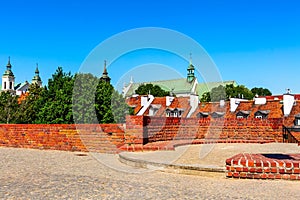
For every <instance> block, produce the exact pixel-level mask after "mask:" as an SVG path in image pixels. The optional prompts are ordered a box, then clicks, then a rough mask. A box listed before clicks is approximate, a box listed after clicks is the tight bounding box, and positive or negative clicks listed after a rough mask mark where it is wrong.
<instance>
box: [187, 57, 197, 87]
mask: <svg viewBox="0 0 300 200" xmlns="http://www.w3.org/2000/svg"><path fill="white" fill-rule="evenodd" d="M187 71H188V73H187V81H188V82H189V83H191V82H192V81H193V80H194V79H195V72H194V71H195V67H194V65H193V64H192V54H190V64H189V66H188V68H187Z"/></svg>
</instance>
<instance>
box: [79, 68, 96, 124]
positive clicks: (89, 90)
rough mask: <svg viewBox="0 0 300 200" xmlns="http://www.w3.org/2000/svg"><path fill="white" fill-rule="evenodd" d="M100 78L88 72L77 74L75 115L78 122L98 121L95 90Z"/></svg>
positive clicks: (91, 122) (92, 122) (89, 122)
mask: <svg viewBox="0 0 300 200" xmlns="http://www.w3.org/2000/svg"><path fill="white" fill-rule="evenodd" d="M98 82H99V79H98V78H97V77H96V76H94V75H92V74H90V73H88V74H75V83H74V88H73V116H74V121H75V123H77V124H95V123H98V121H97V117H96V111H95V94H96V93H95V91H96V87H97V84H98Z"/></svg>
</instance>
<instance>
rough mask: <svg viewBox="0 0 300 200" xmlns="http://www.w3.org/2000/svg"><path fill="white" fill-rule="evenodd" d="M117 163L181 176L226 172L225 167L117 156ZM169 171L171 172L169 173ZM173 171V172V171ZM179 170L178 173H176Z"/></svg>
mask: <svg viewBox="0 0 300 200" xmlns="http://www.w3.org/2000/svg"><path fill="white" fill-rule="evenodd" d="M119 161H120V162H122V163H124V164H126V165H129V166H132V167H138V168H147V169H151V170H160V171H168V172H176V173H178V172H179V173H183V174H191V173H192V174H195V173H196V172H210V173H211V172H213V173H218V174H219V173H224V176H225V172H226V167H225V166H224V167H218V166H208V165H201V166H200V165H184V164H171V163H158V162H153V161H146V160H140V159H136V158H130V157H127V156H124V155H122V154H119ZM170 169H171V171H170ZM174 170H175V171H174ZM177 170H180V171H177Z"/></svg>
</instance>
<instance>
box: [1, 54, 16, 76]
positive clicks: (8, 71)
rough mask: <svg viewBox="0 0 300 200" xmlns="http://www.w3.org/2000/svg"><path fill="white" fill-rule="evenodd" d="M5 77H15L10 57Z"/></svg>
mask: <svg viewBox="0 0 300 200" xmlns="http://www.w3.org/2000/svg"><path fill="white" fill-rule="evenodd" d="M3 76H14V74H13V72H12V71H11V64H10V57H8V62H7V65H6V70H5V72H4V74H3Z"/></svg>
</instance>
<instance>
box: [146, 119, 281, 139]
mask: <svg viewBox="0 0 300 200" xmlns="http://www.w3.org/2000/svg"><path fill="white" fill-rule="evenodd" d="M143 120H144V123H143V124H144V129H143V131H144V136H146V137H147V140H148V142H157V141H166V140H182V139H204V138H205V139H222V140H226V139H228V140H274V141H276V142H282V141H283V137H282V119H263V120H262V119H197V118H182V119H181V118H155V117H151V118H150V117H144V118H143Z"/></svg>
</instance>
